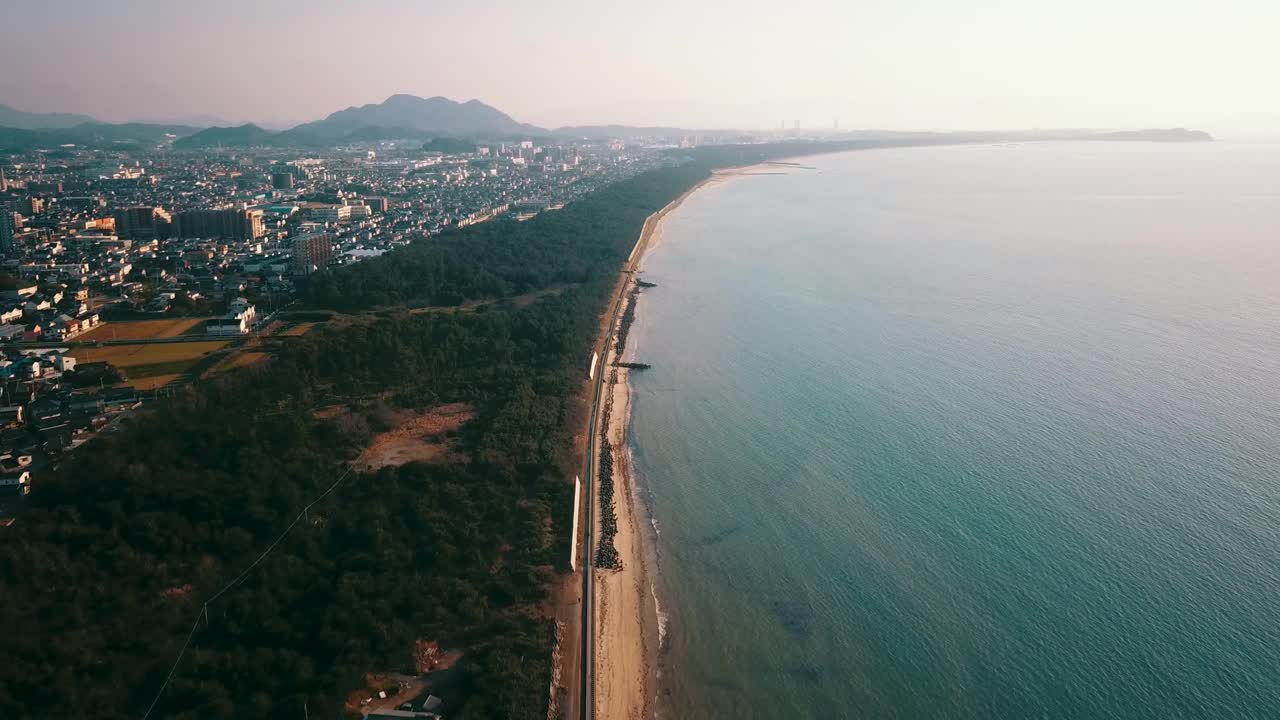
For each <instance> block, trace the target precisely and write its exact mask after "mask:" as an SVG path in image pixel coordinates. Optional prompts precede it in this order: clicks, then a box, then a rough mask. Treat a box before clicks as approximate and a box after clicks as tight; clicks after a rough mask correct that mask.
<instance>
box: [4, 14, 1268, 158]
mask: <svg viewBox="0 0 1280 720" xmlns="http://www.w3.org/2000/svg"><path fill="white" fill-rule="evenodd" d="M9 5H10V6H9V7H6V8H5V11H4V14H3V15H4V18H5V24H6V25H8V26H9V29H8V30H6V31H5V32H4V33H2V34H0V63H2V67H3V68H4V71H3V72H0V103H4V104H8V105H12V106H14V107H17V108H19V109H23V110H31V111H64V112H81V113H85V114H89V115H92V116H94V117H97V118H99V119H102V120H106V121H113V122H116V121H125V120H139V119H145V120H156V119H181V118H191V117H197V116H216V117H220V118H224V119H226V120H231V121H245V120H249V121H254V122H258V123H263V124H268V125H274V126H288V125H292V124H296V123H299V122H305V121H310V120H316V119H319V118H322V117H324V116H325V115H327V114H329V113H330V112H333V111H335V110H339V109H342V108H344V107H347V106H349V105H362V104H365V103H374V102H380V101H382V100H384V99H385V98H386V97H387V96H389V95H392V94H395V93H410V94H414V95H421V96H424V97H427V96H433V95H444V96H446V97H450V98H453V99H455V100H469V99H472V98H476V99H479V100H482V101H484V102H486V103H489V104H490V105H493V106H495V107H497V108H499V109H501V110H503V111H504V112H506V113H508V114H510V115H512V116H513V117H515V118H516V119H517V120H519V121H522V122H530V123H534V124H538V125H542V126H544V127H556V126H561V125H581V124H604V123H622V124H631V125H675V126H681V127H700V128H711V127H734V128H772V127H778V126H779V124H780V123H782V122H786V124H787V125H788V126H790V125H792V124H793V123H795V122H797V121H798V122H799V124H800V125H801V126H802V127H810V128H823V127H832V126H833V125H834V124H835V123H837V122H838V123H839V125H840V127H841V128H885V129H1006V128H1034V127H1097V128H1136V127H1174V126H1185V127H1195V128H1201V129H1207V130H1210V131H1212V132H1215V133H1219V134H1228V135H1237V136H1268V135H1280V92H1276V90H1275V88H1276V84H1277V83H1276V75H1277V69H1280V42H1276V41H1275V40H1274V35H1275V32H1276V28H1278V27H1280V3H1277V2H1274V0H1218V1H1217V2H1212V3H1210V2H1205V1H1204V0H1160V1H1156V0H892V1H885V2H880V1H875V2H868V1H859V0H785V1H782V0H772V1H768V2H765V1H762V0H726V1H723V2H722V1H719V0H715V1H710V0H644V1H643V2H640V1H637V0H632V1H631V2H599V1H598V0H595V1H592V2H588V1H580V0H542V1H530V0H524V1H523V2H508V1H506V0H467V1H466V2H440V1H439V0H362V1H361V2H350V1H349V0H308V1H307V2H298V1H297V0H292V1H289V2H284V1H280V0H256V1H248V0H221V1H213V2H187V1H185V0H179V1H175V0H166V1H164V2H161V1H158V0H39V1H38V2H37V1H33V0H20V4H19V3H11V4H9Z"/></svg>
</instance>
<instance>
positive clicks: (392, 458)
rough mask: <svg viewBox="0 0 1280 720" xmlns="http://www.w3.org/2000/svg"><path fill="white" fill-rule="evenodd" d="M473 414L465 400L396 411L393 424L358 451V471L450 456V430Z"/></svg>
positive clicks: (431, 460) (459, 425)
mask: <svg viewBox="0 0 1280 720" xmlns="http://www.w3.org/2000/svg"><path fill="white" fill-rule="evenodd" d="M473 417H475V408H473V407H471V406H470V405H468V404H466V403H451V404H449V405H439V406H436V407H434V408H431V409H430V410H425V411H420V412H414V411H400V412H397V413H396V418H395V427H393V428H392V429H391V430H388V431H387V432H383V433H378V434H377V435H375V436H374V438H373V441H372V442H370V443H369V447H367V448H365V451H364V452H362V453H360V457H359V458H358V459H357V460H356V463H355V467H356V469H358V470H377V469H378V468H384V467H399V466H401V465H404V464H406V463H411V462H441V461H444V460H446V459H449V458H450V457H451V456H450V452H449V451H450V442H449V437H448V435H449V433H451V432H453V431H455V430H457V429H458V428H460V427H462V426H463V424H465V423H466V422H467V421H468V420H470V419H471V418H473Z"/></svg>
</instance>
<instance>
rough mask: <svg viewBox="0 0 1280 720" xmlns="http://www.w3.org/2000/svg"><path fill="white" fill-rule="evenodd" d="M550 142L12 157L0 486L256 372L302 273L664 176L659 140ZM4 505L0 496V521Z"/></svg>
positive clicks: (2, 184)
mask: <svg viewBox="0 0 1280 720" xmlns="http://www.w3.org/2000/svg"><path fill="white" fill-rule="evenodd" d="M553 142H556V144H550V143H547V142H542V141H540V142H538V143H535V142H534V141H532V140H517V141H510V142H493V143H484V144H475V143H468V142H466V141H459V140H454V139H450V140H448V141H446V142H440V141H435V142H428V143H426V144H425V145H424V143H422V142H421V141H408V142H403V141H402V142H397V141H394V140H393V141H379V142H366V143H356V144H353V145H349V146H343V147H335V148H332V149H330V150H328V151H322V152H315V151H310V152H308V153H307V154H305V155H302V154H299V153H298V152H296V151H289V150H281V149H273V148H246V149H236V150H221V151H220V150H218V149H206V148H200V149H193V150H182V149H175V148H173V147H172V145H171V143H169V142H166V143H163V144H159V145H156V146H154V147H148V148H145V149H141V150H139V149H131V150H129V151H112V150H111V149H99V148H92V147H89V148H81V147H74V146H73V147H57V148H54V149H40V150H37V151H29V152H25V153H21V154H16V155H14V156H12V157H11V158H10V159H9V161H8V162H7V163H6V164H5V165H4V166H0V250H3V254H4V259H3V264H2V265H0V342H2V343H3V345H2V346H0V352H3V354H4V359H3V360H0V380H2V381H3V383H4V385H3V390H2V393H3V398H2V399H0V414H2V415H3V417H4V419H5V421H6V424H5V430H4V432H3V434H0V486H7V487H11V488H12V489H13V490H14V493H13V495H18V496H21V495H25V494H27V493H29V492H30V491H31V489H32V487H33V482H38V472H37V473H35V474H33V472H32V471H33V470H35V469H37V468H39V466H40V465H41V464H42V463H43V462H45V461H46V460H47V459H50V458H54V457H56V456H57V454H58V453H60V452H62V451H63V450H64V449H69V448H72V447H76V446H78V445H80V444H82V443H83V442H84V441H86V440H87V439H89V438H90V437H92V436H93V435H94V434H95V433H97V432H100V431H102V430H103V429H104V428H109V427H110V426H111V421H112V420H113V419H116V418H118V417H121V416H124V415H127V414H128V413H129V412H130V411H132V410H134V409H135V408H137V407H138V406H139V405H140V403H142V402H143V401H145V400H146V399H149V398H153V397H157V396H160V395H163V394H165V393H167V392H172V391H173V390H174V389H175V388H176V387H179V386H180V385H182V384H184V383H187V382H191V381H193V380H195V379H197V378H198V377H199V376H200V375H201V373H207V372H209V371H210V370H211V369H213V370H215V371H216V370H217V369H219V368H230V367H235V366H238V365H241V364H245V363H246V362H249V361H252V360H253V359H255V358H256V357H260V356H261V353H260V352H256V351H255V350H253V349H252V348H254V347H258V346H259V344H260V343H259V341H260V339H261V337H262V336H264V335H268V336H269V335H271V334H275V333H281V334H282V335H285V336H288V335H291V334H295V333H300V332H305V331H306V330H307V329H309V328H310V326H311V325H312V324H313V323H299V322H295V321H291V320H290V319H289V318H290V315H289V313H288V311H287V309H288V308H289V307H290V304H291V302H292V301H293V295H294V292H295V290H296V287H297V284H298V283H301V282H305V280H306V278H307V277H308V276H309V275H311V274H312V273H315V272H318V271H320V270H324V269H326V268H333V267H336V266H341V265H347V264H352V263H358V262H360V261H361V260H364V259H367V258H370V257H377V256H379V255H381V254H383V253H385V252H387V251H388V250H391V249H393V248H396V247H399V246H403V245H406V244H408V243H412V242H414V241H419V240H423V239H425V238H429V237H431V236H432V235H434V234H437V233H439V232H441V231H443V230H445V229H448V228H462V227H467V226H469V225H475V224H478V223H483V222H487V221H491V220H495V219H498V218H506V219H508V220H511V221H517V222H520V221H525V220H528V219H530V218H533V217H535V216H536V215H537V214H539V213H543V212H554V211H556V210H558V209H560V208H562V207H563V206H564V205H565V204H566V203H569V202H572V201H573V200H574V199H576V198H579V197H581V196H583V195H585V194H588V193H590V192H592V191H593V190H595V189H598V188H600V187H602V186H604V185H607V184H610V183H613V182H616V181H618V180H620V179H623V178H626V177H629V176H632V175H635V174H637V173H640V172H643V171H645V170H648V169H652V168H655V167H659V166H661V165H663V164H664V163H670V162H672V160H671V159H670V156H669V155H668V154H667V153H664V152H663V151H664V149H666V148H665V147H664V146H662V145H661V144H658V143H652V144H649V143H641V142H636V141H630V142H623V141H621V140H616V139H603V140H600V139H596V140H592V139H582V140H579V141H577V142H568V141H565V142H563V143H561V142H559V141H553ZM439 146H443V147H444V148H445V150H447V152H446V151H441V150H436V149H429V148H433V147H439ZM131 341H132V342H131ZM249 341H252V342H249ZM242 346H248V347H242ZM134 350H137V352H134ZM236 356H239V359H237V357H236ZM16 507H18V506H17V505H16V504H15V503H14V502H13V499H12V497H7V498H0V508H3V510H0V513H3V514H0V522H12V521H13V520H12V517H8V519H3V518H4V517H5V516H7V515H8V514H9V513H6V512H4V511H6V510H7V511H10V512H11V511H12V510H14V509H15V508H16Z"/></svg>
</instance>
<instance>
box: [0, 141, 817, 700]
mask: <svg viewBox="0 0 1280 720" xmlns="http://www.w3.org/2000/svg"><path fill="white" fill-rule="evenodd" d="M768 152H769V151H768V150H767V149H764V148H760V147H759V146H753V147H752V148H745V149H738V150H719V151H717V152H716V153H714V154H705V155H704V154H699V153H693V154H689V155H687V156H684V157H681V158H679V160H680V162H679V163H678V164H673V165H671V166H669V167H666V168H663V169H660V170H655V171H652V172H649V173H646V174H643V175H640V176H636V177H633V178H630V179H627V180H624V181H621V182H618V183H615V184H614V185H611V186H609V187H607V188H604V189H602V190H600V191H598V192H596V193H593V194H592V195H590V196H588V197H586V198H583V199H580V200H578V201H575V202H573V203H570V204H569V205H568V206H566V207H565V208H564V209H562V210H559V211H556V212H547V213H542V214H540V215H539V216H537V217H536V218H534V219H533V220H531V221H528V222H525V223H515V222H510V221H495V222H491V223H487V224H483V225H478V226H473V227H470V228H467V229H465V230H461V231H453V232H447V233H444V234H442V235H439V236H436V237H433V238H430V239H425V240H422V241H419V242H417V243H414V244H412V245H410V246H407V247H405V248H403V249H400V250H397V251H395V252H393V253H389V254H387V255H385V256H382V257H380V258H377V259H373V260H370V261H367V262H364V263H361V264H359V265H355V266H352V267H349V268H343V269H340V270H336V271H327V272H324V273H321V274H319V275H318V276H316V277H315V278H314V280H313V281H312V282H311V283H310V285H309V286H308V287H306V288H305V289H304V295H303V297H304V299H305V301H306V304H307V305H308V306H310V307H311V308H314V309H317V310H336V311H340V312H341V313H343V315H341V316H339V317H338V318H337V319H336V320H335V321H333V322H330V323H328V324H327V329H325V330H323V331H313V332H311V333H309V334H307V335H306V336H304V337H301V338H298V339H297V342H291V343H287V344H284V345H283V346H282V347H281V348H280V349H279V351H278V352H277V353H276V354H275V355H274V357H273V358H272V360H271V361H270V362H269V363H265V364H259V365H255V366H251V367H249V368H245V369H243V370H241V371H239V372H237V373H234V374H231V375H230V376H228V377H226V378H225V379H222V380H218V381H216V382H211V383H204V384H201V385H198V386H195V387H192V388H188V389H187V390H185V391H184V392H183V393H182V394H180V395H178V396H176V397H174V398H172V399H170V400H167V401H165V402H163V403H159V404H156V405H152V406H149V407H148V409H147V410H146V411H145V412H143V413H140V414H139V415H138V416H137V417H136V418H135V419H133V420H131V421H130V422H129V423H128V424H127V425H126V426H125V428H124V429H123V430H122V431H121V432H116V433H107V434H104V436H103V437H99V438H95V439H94V440H93V441H91V442H90V443H89V444H87V445H85V446H84V447H82V448H80V449H78V450H76V451H75V452H74V453H73V454H71V455H70V456H67V457H66V458H64V459H63V460H62V461H61V463H60V465H59V466H58V467H57V468H56V469H54V470H49V469H46V470H43V471H42V474H41V476H40V477H39V478H38V480H37V482H38V485H37V490H36V491H35V492H33V493H32V495H31V496H30V498H29V500H30V503H29V505H30V507H29V509H28V510H27V511H25V512H24V513H23V514H22V515H21V516H20V518H19V522H18V523H17V524H15V525H13V526H11V527H9V528H6V529H4V530H0V598H2V600H0V626H2V627H4V628H5V638H4V642H3V643H0V665H2V666H3V667H5V668H6V671H5V672H4V673H3V674H0V717H3V718H6V719H8V720H21V719H24V718H43V717H48V716H50V715H52V714H54V713H61V712H66V711H68V710H71V711H73V712H84V713H87V714H89V715H91V716H93V717H96V718H104V719H110V720H114V719H117V718H121V719H123V718H140V717H143V716H144V715H145V714H146V713H147V711H148V709H149V708H151V704H152V702H153V700H154V701H155V703H156V704H155V707H154V709H153V710H152V711H151V714H150V717H164V718H192V719H194V718H221V717H231V716H233V715H235V716H236V717H240V718H268V717H273V718H274V717H303V716H304V713H305V714H307V715H308V716H309V717H313V718H339V717H344V716H345V715H344V710H343V702H344V700H345V699H346V698H347V697H348V695H349V694H350V693H351V692H352V691H356V690H359V689H360V688H362V687H363V676H364V674H365V673H368V672H372V671H400V672H407V671H411V670H412V668H413V644H414V642H415V641H416V640H431V641H437V642H439V643H440V645H441V646H442V647H449V648H459V649H462V650H463V651H464V655H463V658H462V660H461V661H460V665H459V667H458V668H457V675H458V678H459V679H458V684H457V686H456V691H455V694H454V695H451V696H450V697H447V698H446V701H447V702H449V703H450V705H449V706H448V714H449V716H450V717H451V718H515V719H522V718H528V719H529V720H533V719H534V718H539V720H541V719H542V718H545V717H546V701H547V698H546V691H547V686H548V683H549V680H550V672H551V668H550V661H549V658H550V655H551V644H552V638H553V628H552V626H551V622H550V621H549V620H547V619H545V613H543V612H540V610H539V607H540V605H541V604H542V603H544V602H545V601H546V599H547V597H546V595H547V589H548V586H549V585H550V584H551V582H552V580H553V579H554V578H555V576H556V575H557V574H558V573H562V572H564V571H565V568H564V564H565V559H566V558H567V555H568V547H569V542H570V538H569V532H570V530H569V521H570V518H569V514H570V507H571V505H572V497H571V495H572V484H571V483H572V477H573V473H574V470H575V467H574V465H575V462H576V460H575V457H576V451H575V448H574V441H573V437H574V433H575V430H576V429H578V428H580V427H581V422H582V421H583V420H584V413H585V408H586V404H585V402H584V401H583V399H582V391H583V390H584V388H585V385H584V377H583V376H584V372H583V368H582V365H583V363H584V360H585V358H586V357H587V356H588V355H589V353H590V348H591V345H592V343H593V339H594V335H595V333H596V332H597V329H598V325H599V320H600V316H601V313H602V312H603V311H604V308H605V305H606V302H607V299H608V295H609V293H610V290H611V288H612V286H613V282H614V280H615V278H616V273H617V271H618V269H619V267H620V266H621V264H622V262H623V261H624V259H625V258H626V257H627V254H628V253H629V252H630V250H631V247H632V245H633V244H634V242H635V240H636V238H637V237H638V235H639V232H640V229H641V226H642V225H643V222H644V219H645V218H646V217H647V216H648V215H649V214H650V213H652V212H654V211H655V210H657V209H659V208H661V207H662V206H664V205H665V204H667V203H668V202H670V201H671V200H673V199H674V198H676V197H677V196H679V195H680V194H681V193H682V192H683V191H685V190H686V189H688V188H689V187H691V186H692V185H693V184H695V183H696V182H698V181H699V180H701V179H703V178H705V177H706V176H707V174H708V173H709V172H710V171H711V169H712V168H714V167H716V166H719V165H724V164H741V163H743V162H751V161H755V160H759V159H761V158H763V157H764V156H765V155H766V154H767V153H768ZM774 152H776V153H778V154H783V153H786V154H796V153H795V151H794V149H779V150H775V151H774ZM522 296H523V297H525V298H526V300H525V301H514V300H513V299H516V298H520V297H522ZM476 301H484V304H475V302H476ZM424 308H425V309H427V310H428V311H426V312H420V311H418V312H415V310H421V309H424ZM443 403H465V404H467V405H469V406H470V407H472V408H473V409H474V419H472V420H470V421H469V422H467V423H466V424H465V425H463V426H462V427H461V428H460V429H459V430H457V432H456V437H454V438H453V440H452V442H453V444H454V446H455V451H454V452H453V453H452V454H451V456H450V459H449V461H447V462H437V463H432V464H426V463H412V464H408V465H404V466H402V467H399V468H383V469H381V470H377V471H375V472H363V471H360V470H359V469H355V470H353V469H351V468H352V460H353V459H354V458H356V457H357V456H358V455H359V454H360V452H361V451H362V449H363V448H364V447H365V446H366V445H367V444H368V442H369V440H370V438H371V437H372V436H373V435H374V433H376V432H379V431H382V430H387V429H389V428H388V427H387V417H388V416H390V415H393V414H394V411H396V410H397V409H408V408H412V409H417V408H429V407H432V406H435V405H439V404H443ZM338 481H340V482H338ZM335 482H336V485H335ZM331 487H332V488H333V489H332V492H330V493H329V494H327V495H324V496H323V499H321V500H319V501H318V502H315V503H314V504H312V505H311V507H310V508H309V509H308V510H307V511H306V513H305V515H304V516H300V515H299V514H300V513H301V512H302V510H303V508H304V507H306V506H307V505H308V504H309V503H312V502H313V501H314V500H315V499H316V498H317V497H319V496H321V494H322V493H324V492H325V490H326V489H327V488H331ZM299 517H300V518H301V519H300V520H298V522H297V524H296V525H294V526H293V527H292V530H290V531H289V532H288V533H286V534H284V535H283V536H282V535H281V533H282V532H284V531H285V530H286V529H287V528H290V526H291V523H294V522H295V518H299ZM277 538H282V539H280V541H279V545H278V546H275V547H274V549H273V551H272V552H271V553H269V554H266V555H265V556H264V555H263V551H264V550H266V549H267V548H269V547H272V543H274V542H275V541H276V540H277ZM260 558H261V559H260ZM259 559H260V562H259ZM255 563H257V564H255ZM250 568H251V571H248V572H246V571H247V570H249V569H250ZM238 577H239V578H240V580H239V581H238V582H235V583H233V584H231V585H228V583H229V582H231V581H232V580H233V579H236V578H238ZM206 608H207V612H204V611H203V609H206ZM188 642H189V647H187V649H186V652H185V655H184V656H183V659H182V660H181V662H179V663H177V664H176V665H175V664H174V660H175V658H177V657H178V656H179V652H180V651H181V650H183V648H184V646H187V643H188ZM171 671H172V679H171V681H170V682H168V684H167V685H166V678H167V677H168V676H169V674H170V672H171ZM162 687H164V688H165V689H164V691H163V692H162V693H160V692H159V691H160V690H161V688H162ZM157 693H159V694H158V695H157Z"/></svg>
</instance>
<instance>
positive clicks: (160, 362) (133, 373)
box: [72, 340, 228, 390]
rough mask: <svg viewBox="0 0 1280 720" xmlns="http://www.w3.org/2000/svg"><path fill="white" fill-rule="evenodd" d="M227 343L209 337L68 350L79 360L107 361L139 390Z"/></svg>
mask: <svg viewBox="0 0 1280 720" xmlns="http://www.w3.org/2000/svg"><path fill="white" fill-rule="evenodd" d="M227 344H228V343H226V342H225V341H220V340H211V341H208V342H183V343H163V344H154V345H104V346H100V347H79V348H76V349H75V350H74V351H72V357H74V358H75V359H76V360H77V361H78V362H82V363H87V362H109V363H111V364H112V365H114V366H116V367H118V368H120V369H121V370H123V371H124V374H125V376H126V378H127V379H126V382H127V383H128V384H129V385H132V386H134V387H136V388H138V389H139V390H152V389H154V388H157V387H161V386H163V385H166V384H168V383H169V382H171V381H173V380H174V379H176V378H177V377H179V376H181V375H182V373H184V372H186V371H187V370H188V369H190V368H191V366H193V365H195V364H196V363H198V362H199V361H200V359H201V358H203V357H204V356H205V355H207V354H209V353H211V352H214V351H217V350H221V349H222V348H224V347H226V346H227Z"/></svg>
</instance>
